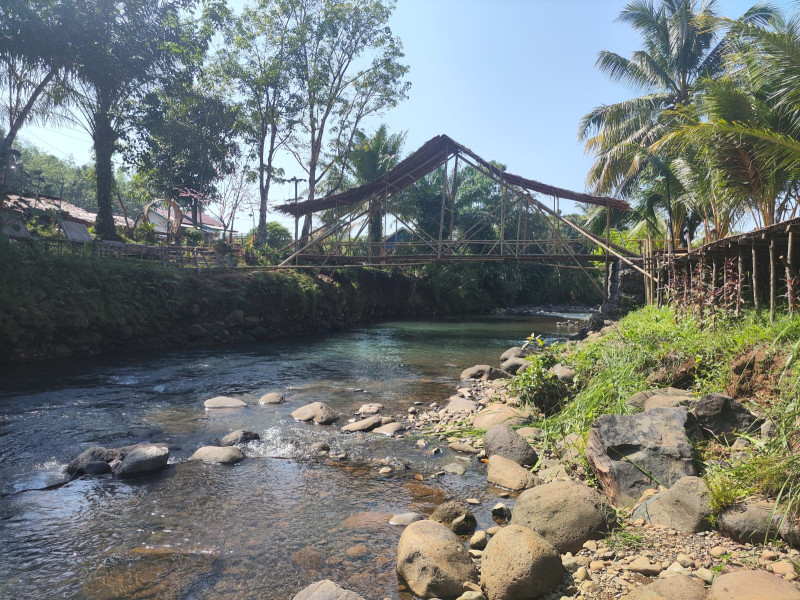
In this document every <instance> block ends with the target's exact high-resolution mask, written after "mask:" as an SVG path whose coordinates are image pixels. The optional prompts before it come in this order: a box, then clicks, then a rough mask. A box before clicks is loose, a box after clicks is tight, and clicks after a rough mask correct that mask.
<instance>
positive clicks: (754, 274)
mask: <svg viewBox="0 0 800 600" xmlns="http://www.w3.org/2000/svg"><path fill="white" fill-rule="evenodd" d="M751 249H752V255H753V258H752V261H753V268H752V271H751V274H750V280H751V282H752V284H753V306H754V307H755V309H756V312H761V293H760V292H759V289H758V283H759V282H758V252H757V251H756V245H755V244H753V245H752V248H751Z"/></svg>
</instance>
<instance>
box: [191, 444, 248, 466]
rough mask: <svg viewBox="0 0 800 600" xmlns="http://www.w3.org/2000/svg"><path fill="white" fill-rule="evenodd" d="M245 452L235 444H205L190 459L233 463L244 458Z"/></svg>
mask: <svg viewBox="0 0 800 600" xmlns="http://www.w3.org/2000/svg"><path fill="white" fill-rule="evenodd" d="M244 458H245V456H244V452H242V451H241V450H239V449H238V448H237V447H235V446H203V447H202V448H198V449H197V451H196V452H195V453H194V454H192V455H191V456H190V457H189V460H202V461H203V462H213V463H222V464H226V465H231V464H233V463H237V462H239V461H240V460H244Z"/></svg>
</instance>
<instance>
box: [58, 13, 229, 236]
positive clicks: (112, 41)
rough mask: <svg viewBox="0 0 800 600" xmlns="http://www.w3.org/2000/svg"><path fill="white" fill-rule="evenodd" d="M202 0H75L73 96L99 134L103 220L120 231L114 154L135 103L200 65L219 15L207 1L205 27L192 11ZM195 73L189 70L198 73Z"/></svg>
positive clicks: (105, 228)
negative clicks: (184, 70) (116, 216)
mask: <svg viewBox="0 0 800 600" xmlns="http://www.w3.org/2000/svg"><path fill="white" fill-rule="evenodd" d="M195 4H196V0H125V1H124V2H123V1H120V0H114V1H111V0H108V1H105V2H94V1H91V0H75V7H74V9H73V11H74V14H73V21H74V22H75V23H76V26H75V28H74V30H73V31H72V32H71V33H72V35H73V38H74V39H73V53H74V55H75V56H76V57H77V59H78V62H79V64H78V65H77V67H76V79H75V87H74V93H73V96H72V101H73V104H74V106H76V108H77V111H78V113H79V116H80V118H81V122H82V125H83V126H84V127H85V128H86V129H87V131H88V132H89V133H90V134H91V136H92V141H93V145H94V153H95V163H96V167H95V170H96V173H97V206H98V213H97V222H96V226H95V229H96V231H97V233H98V234H100V235H103V236H113V235H114V221H113V217H112V202H113V180H114V177H113V169H112V162H111V161H112V157H113V155H114V153H115V152H116V151H117V150H118V143H119V141H120V138H121V137H122V136H123V135H124V133H125V127H126V126H127V125H128V124H129V115H130V112H131V110H132V105H133V104H134V103H135V102H136V101H137V100H139V99H141V98H142V97H143V96H144V95H145V94H146V93H147V92H148V91H149V90H150V89H152V87H153V86H155V85H156V84H157V83H158V81H159V80H161V79H165V78H170V77H171V78H175V77H177V76H178V71H179V70H180V68H181V67H187V66H190V65H196V64H197V63H198V62H199V59H200V57H202V55H203V53H204V49H205V43H206V42H207V40H208V37H209V36H210V34H211V31H210V29H209V27H208V22H209V20H213V19H215V18H217V16H218V14H217V13H216V12H215V9H216V8H218V7H214V6H207V9H208V10H206V11H204V15H203V21H202V22H201V23H202V24H203V27H201V28H198V27H197V23H195V22H194V21H193V20H192V19H190V18H189V17H188V16H187V12H186V11H189V10H190V9H192V8H194V6H195ZM190 76H191V73H190V72H188V73H185V74H183V77H190Z"/></svg>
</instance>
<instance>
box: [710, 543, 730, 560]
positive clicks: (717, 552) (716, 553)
mask: <svg viewBox="0 0 800 600" xmlns="http://www.w3.org/2000/svg"><path fill="white" fill-rule="evenodd" d="M709 552H710V553H711V556H713V557H714V558H720V557H722V556H725V555H726V554H728V550H727V549H726V548H723V547H722V546H714V547H713V548H712V549H711V550H710V551H709Z"/></svg>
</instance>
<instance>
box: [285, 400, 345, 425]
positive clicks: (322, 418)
mask: <svg viewBox="0 0 800 600" xmlns="http://www.w3.org/2000/svg"><path fill="white" fill-rule="evenodd" d="M292 418H293V419H296V420H298V421H314V423H316V424H317V425H327V424H329V423H333V422H334V421H336V420H337V419H338V418H339V413H337V412H336V411H335V410H333V409H332V408H331V407H330V406H328V405H327V404H325V403H323V402H312V403H311V404H306V405H305V406H301V407H300V408H298V409H297V410H295V411H294V412H293V413H292Z"/></svg>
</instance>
